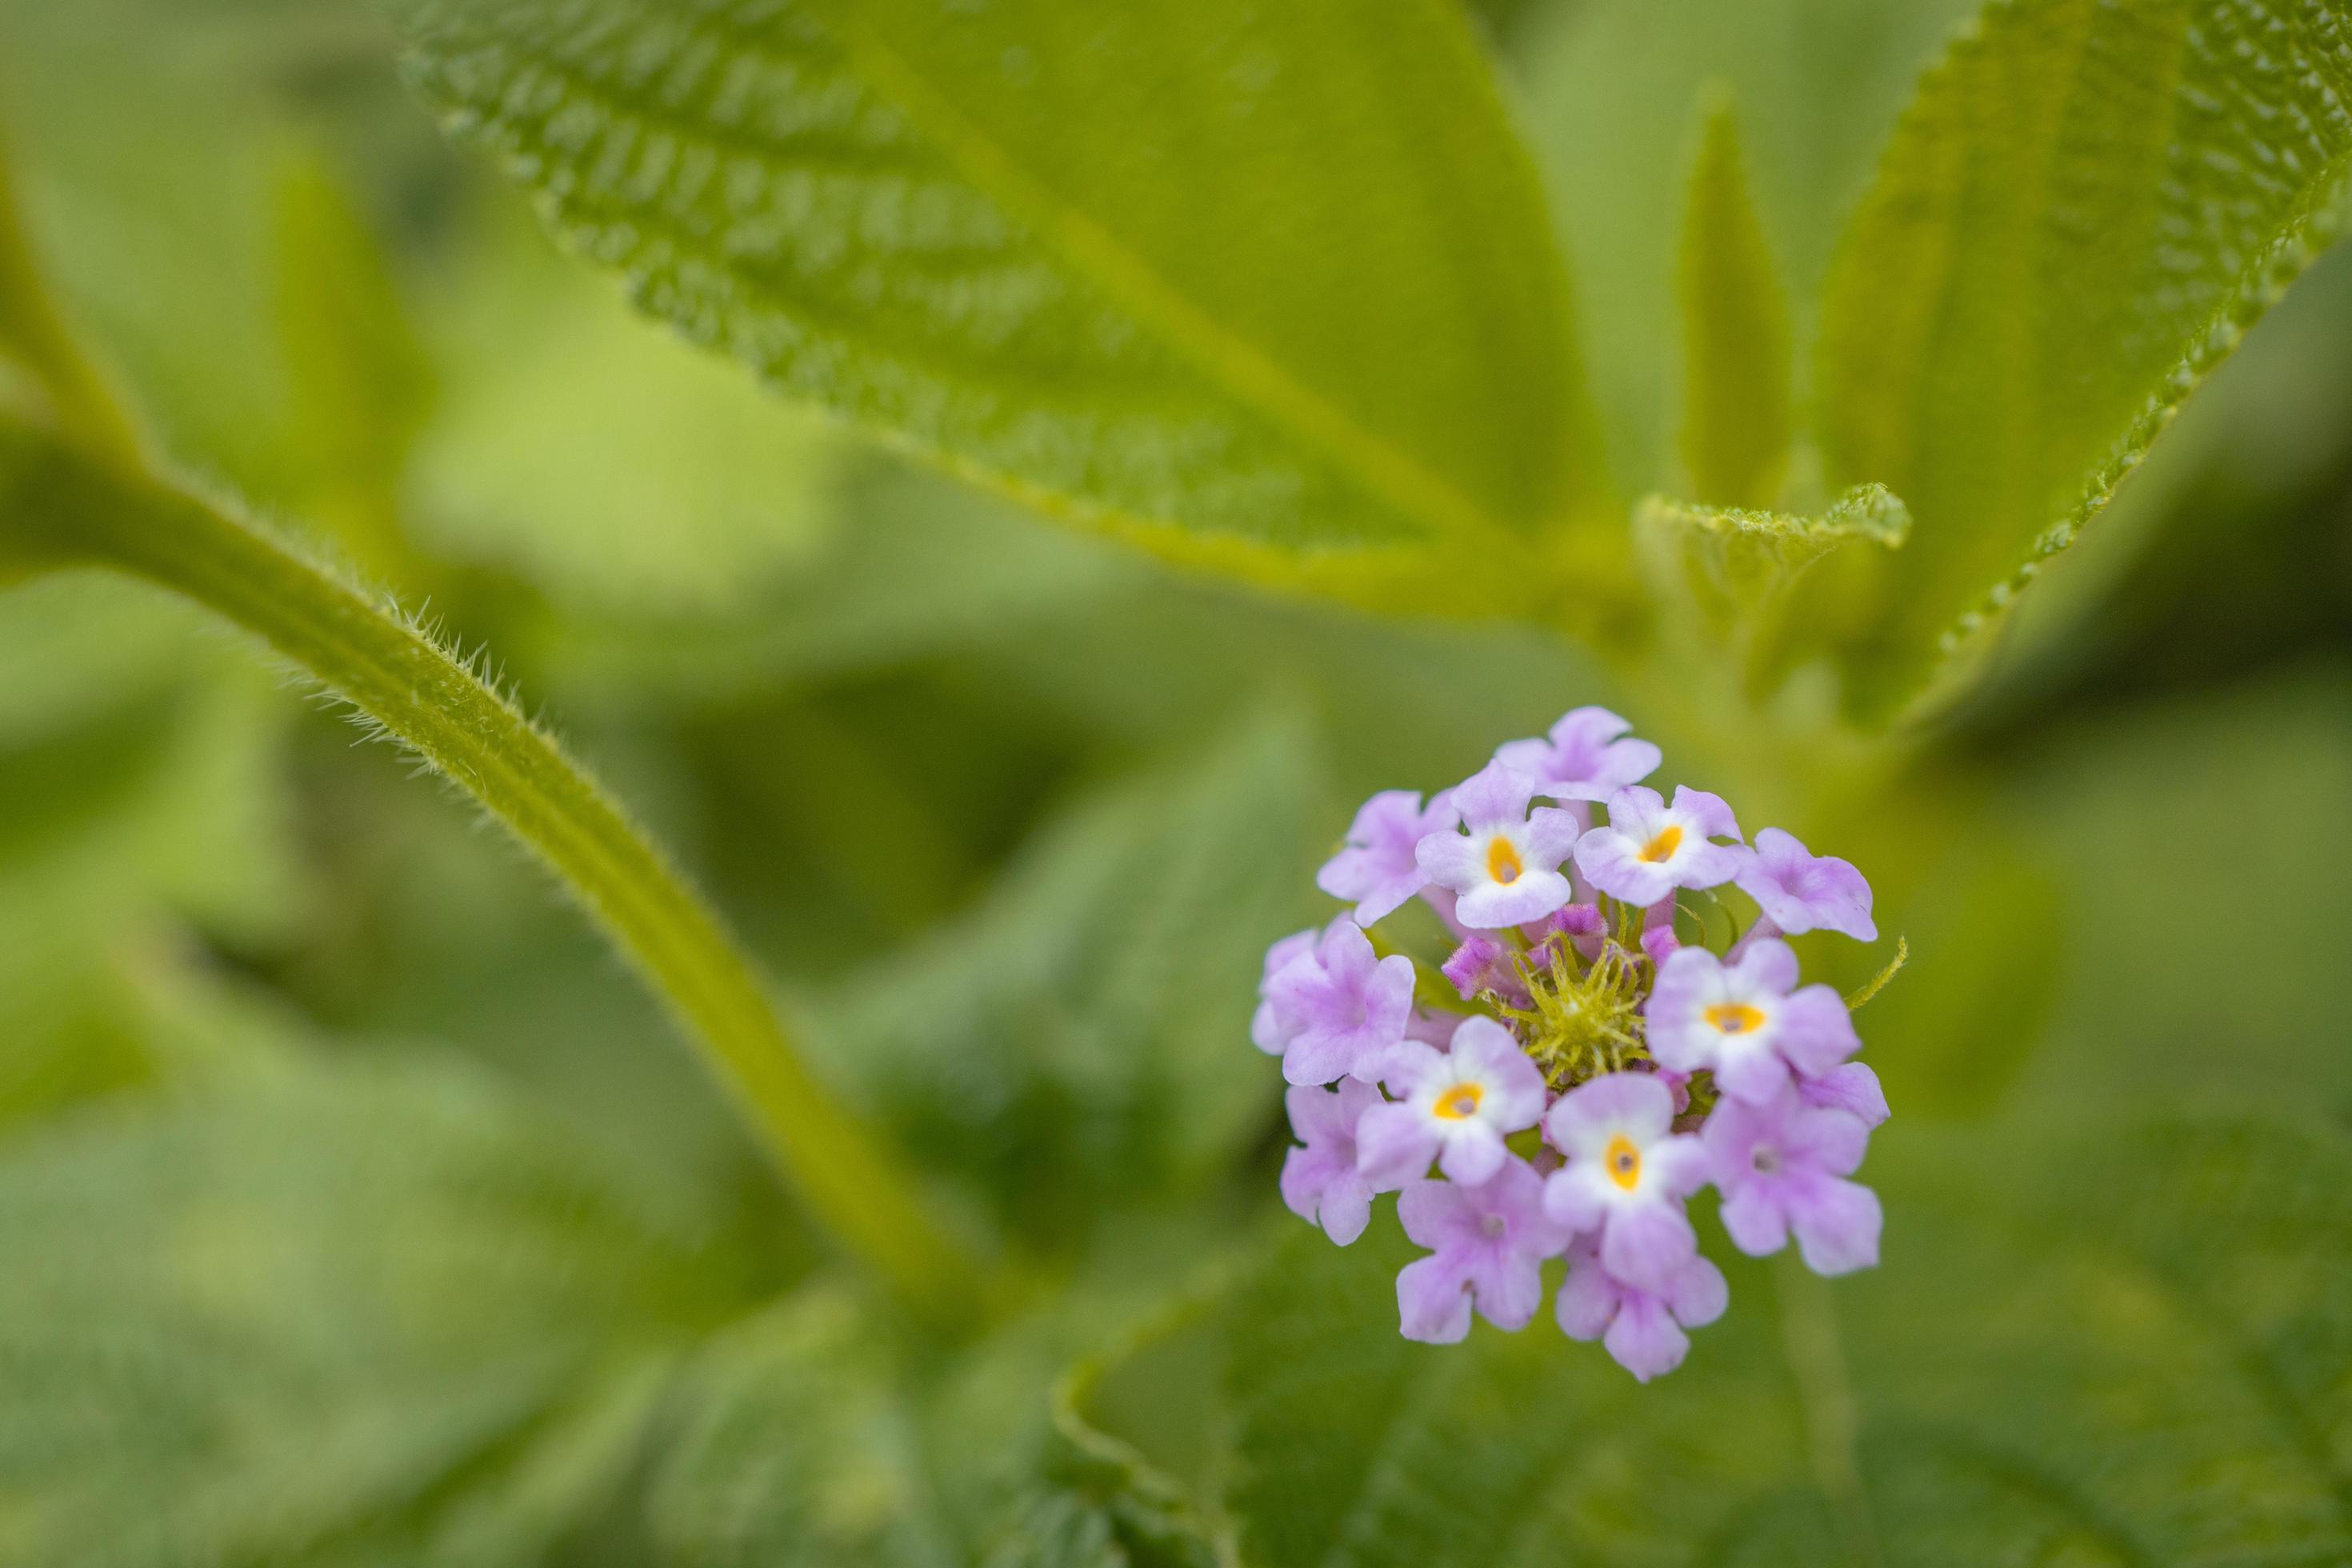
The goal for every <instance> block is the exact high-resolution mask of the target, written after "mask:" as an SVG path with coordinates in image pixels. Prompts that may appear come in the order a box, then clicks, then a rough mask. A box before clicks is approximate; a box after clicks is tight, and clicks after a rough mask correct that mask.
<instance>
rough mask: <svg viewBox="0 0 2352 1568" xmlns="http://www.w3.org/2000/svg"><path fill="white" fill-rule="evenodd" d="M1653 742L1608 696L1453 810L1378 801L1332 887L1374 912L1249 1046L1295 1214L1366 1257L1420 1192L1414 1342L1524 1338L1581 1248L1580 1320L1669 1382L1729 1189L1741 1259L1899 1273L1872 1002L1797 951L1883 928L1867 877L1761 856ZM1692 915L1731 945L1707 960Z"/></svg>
mask: <svg viewBox="0 0 2352 1568" xmlns="http://www.w3.org/2000/svg"><path fill="white" fill-rule="evenodd" d="M1630 728H1631V726H1630V725H1629V724H1628V723H1627V722H1626V721H1624V720H1623V719H1621V718H1619V717H1618V716H1617V715H1615V714H1613V713H1611V712H1608V711H1606V710H1602V709H1599V708H1580V709H1578V710H1576V711H1574V712H1572V713H1570V714H1569V715H1568V716H1567V717H1566V718H1564V719H1562V720H1561V721H1559V723H1558V724H1556V725H1554V726H1553V727H1552V730H1551V732H1550V734H1549V736H1548V737H1547V738H1545V739H1542V740H1531V741H1514V742H1510V743H1509V744H1507V745H1505V746H1503V747H1502V748H1500V749H1499V750H1498V751H1497V752H1496V753H1495V759H1494V761H1493V762H1492V763H1489V764H1488V765H1487V766H1486V767H1485V768H1484V769H1482V770H1481V771H1480V772H1479V773H1477V774H1476V775H1475V776H1474V777H1472V778H1470V779H1469V780H1467V781H1465V783H1463V784H1458V785H1456V786H1455V787H1454V788H1453V789H1451V790H1446V791H1441V792H1440V793H1439V794H1437V795H1433V796H1432V797H1430V798H1429V799H1428V800H1427V801H1423V799H1422V797H1421V796H1420V795H1417V794H1414V793H1412V791H1409V790H1391V791H1387V792H1384V793H1382V794H1380V795H1374V796H1373V797H1372V798H1371V799H1370V800H1369V801H1367V802H1365V803H1364V806H1363V809H1362V810H1360V811H1359V812H1358V813H1357V814H1356V819H1355V823H1354V825H1353V826H1351V827H1349V830H1348V838H1347V844H1346V847H1344V848H1342V849H1341V850H1340V851H1339V854H1338V855H1337V856H1335V857H1333V858H1332V859H1331V861H1330V862H1329V863H1328V865H1326V866H1325V867H1324V868H1323V869H1322V872H1321V874H1320V875H1319V877H1318V879H1317V880H1318V884H1319V885H1320V886H1321V888H1322V889H1323V890H1324V891H1325V892H1327V893H1329V894H1331V895H1332V896H1333V897H1335V898H1339V899H1344V900H1348V901H1349V902H1350V903H1351V904H1352V905H1353V906H1354V907H1353V908H1352V909H1351V910H1348V911H1347V912H1345V913H1343V914H1341V915H1340V916H1339V918H1338V919H1337V920H1334V921H1332V922H1331V923H1330V925H1328V927H1326V928H1324V929H1323V930H1321V931H1300V932H1298V933H1297V934H1296V935H1293V936H1288V937H1285V938H1284V939H1283V940H1281V941H1280V942H1276V943H1275V944H1274V947H1273V948H1272V949H1271V950H1270V951H1269V952H1267V953H1266V957H1265V977H1264V979H1263V981H1262V982H1261V984H1260V987H1259V994H1260V1003H1259V1006H1258V1010H1257V1016H1256V1018H1255V1021H1254V1024H1253V1026H1252V1031H1251V1032H1252V1037H1253V1038H1254V1039H1255V1042H1256V1044H1257V1046H1258V1047H1259V1048H1260V1049H1261V1050H1264V1051H1265V1052H1267V1053H1268V1054H1270V1055H1279V1056H1280V1057H1281V1058H1282V1070H1283V1076H1284V1077H1285V1078H1286V1079H1288V1080H1289V1082H1290V1084H1291V1085H1292V1086H1293V1087H1292V1088H1291V1089H1290V1091H1289V1095H1288V1106H1289V1111H1290V1124H1291V1127H1292V1129H1293V1131H1295V1132H1296V1133H1297V1136H1298V1137H1299V1138H1300V1139H1301V1140H1302V1141H1303V1142H1302V1145H1301V1146H1299V1147H1295V1148H1293V1149H1292V1150H1291V1152H1290V1155H1289V1158H1288V1160H1287V1161H1286V1163H1285V1164H1284V1166H1283V1171H1282V1195H1283V1200H1284V1201H1285V1202H1286V1204H1288V1205H1289V1206H1290V1207H1291V1208H1292V1209H1293V1210H1295V1211H1296V1212H1297V1214H1299V1215H1301V1216H1303V1217H1305V1218H1306V1219H1307V1220H1308V1221H1310V1222H1312V1223H1314V1224H1316V1225H1318V1226H1321V1227H1322V1229H1323V1231H1324V1233H1325V1234H1326V1235H1328V1236H1329V1237H1330V1238H1331V1239H1332V1240H1333V1241H1335V1242H1337V1243H1339V1245H1340V1246H1343V1247H1344V1246H1346V1245H1347V1244H1348V1243H1349V1242H1351V1241H1353V1240H1355V1239H1356V1237H1359V1236H1360V1235H1361V1234H1362V1233H1363V1230H1364V1227H1365V1226H1367V1225H1368V1224H1369V1223H1370V1218H1371V1211H1372V1201H1373V1199H1374V1198H1375V1197H1376V1196H1378V1195H1379V1194H1381V1193H1390V1192H1393V1193H1396V1194H1399V1196H1398V1199H1397V1214H1398V1216H1399V1218H1400V1219H1401V1220H1402V1222H1403V1225H1404V1229H1405V1234H1406V1235H1407V1236H1409V1237H1411V1238H1412V1240H1413V1241H1414V1242H1416V1243H1418V1244H1419V1245H1420V1246H1422V1247H1427V1248H1429V1249H1430V1254H1429V1256H1427V1257H1425V1258H1420V1259H1419V1260H1417V1261H1415V1262H1413V1263H1412V1264H1409V1265H1407V1266H1406V1268H1405V1269H1404V1271H1403V1272H1402V1274H1400V1275H1399V1276H1398V1277H1397V1306H1398V1310H1399V1312H1400V1314H1401V1316H1402V1327H1403V1331H1404V1334H1405V1336H1406V1337H1407V1338H1408V1339H1415V1340H1426V1341H1431V1342H1453V1341H1456V1340H1460V1339H1461V1338H1463V1337H1464V1336H1465V1334H1467V1333H1468V1332H1469V1330H1470V1318H1471V1313H1472V1311H1473V1310H1475V1311H1476V1312H1477V1313H1478V1314H1479V1315H1481V1316H1483V1317H1485V1318H1486V1320H1487V1321H1490V1322H1492V1323H1494V1324H1496V1326H1497V1327H1500V1328H1504V1329H1511V1330H1517V1329H1520V1328H1524V1327H1525V1326H1526V1325H1527V1324H1528V1322H1529V1321H1531V1320H1532V1319H1533V1318H1534V1317H1535V1314H1536V1312H1537V1310H1538V1308H1539V1307H1540V1306H1541V1305H1542V1302H1543V1293H1544V1286H1543V1278H1542V1272H1543V1265H1544V1264H1545V1263H1546V1261H1548V1260H1549V1259H1550V1258H1559V1257H1563V1256H1564V1257H1565V1258H1567V1277H1566V1280H1565V1282H1564V1283H1563V1284H1562V1285H1561V1286H1560V1287H1559V1295H1558V1299H1557V1302H1556V1308H1555V1310H1556V1312H1557V1315H1558V1318H1559V1326H1560V1327H1561V1328H1562V1329H1563V1330H1565V1331H1567V1332H1568V1333H1569V1334H1570V1336H1572V1337H1573V1338H1576V1339H1580V1340H1591V1339H1598V1340H1600V1341H1601V1342H1602V1343H1603V1344H1604V1345H1605V1346H1606V1347H1607V1348H1608V1351H1609V1352H1610V1354H1612V1356H1614V1357H1615V1358H1616V1359H1617V1360H1618V1362H1619V1363H1622V1365H1623V1366H1624V1367H1625V1368H1626V1369H1627V1370H1628V1371H1630V1372H1632V1373H1633V1375H1634V1376H1636V1377H1638V1378H1641V1379H1643V1381H1645V1382H1646V1381H1647V1380H1648V1379H1650V1378H1652V1377H1654V1376H1657V1375H1659V1374H1660V1373H1666V1372H1670V1371H1672V1370H1673V1369H1674V1368H1675V1366H1677V1365H1679V1364H1680V1363H1681V1362H1682V1359H1683V1355H1684V1352H1685V1351H1686V1350H1687V1349H1688V1348H1689V1340H1688V1337H1687V1336H1686V1334H1685V1331H1686V1330H1689V1329H1695V1328H1697V1327H1699V1326H1701V1325H1702V1324H1705V1323H1708V1322H1711V1321H1714V1320H1715V1319H1716V1318H1717V1317H1718V1316H1719V1315H1721V1313H1722V1312H1723V1310H1724V1307H1725V1305H1726V1301H1727V1292H1726V1288H1725V1284H1724V1279H1723V1275H1722V1273H1721V1271H1720V1270H1718V1269H1717V1268H1716V1266H1715V1265H1714V1264H1713V1263H1710V1262H1709V1261H1707V1259H1706V1258H1705V1257H1703V1256H1702V1255H1701V1254H1700V1252H1699V1249H1698V1237H1697V1234H1696V1231H1695V1230H1694V1229H1693V1228H1692V1226H1691V1221H1690V1218H1689V1216H1688V1215H1686V1214H1685V1210H1684V1205H1685V1201H1686V1200H1687V1199H1688V1198H1689V1197H1690V1196H1691V1195H1692V1194H1694V1193H1696V1192H1697V1191H1698V1190H1699V1189H1700V1188H1702V1187H1704V1186H1706V1185H1707V1184H1709V1183H1712V1184H1714V1185H1715V1186H1716V1187H1717V1189H1718V1190H1719V1191H1720V1192H1721V1194H1722V1206H1721V1215H1722V1220H1723V1226H1724V1228H1725V1230H1726V1231H1727V1232H1728V1233H1729V1235H1730V1237H1731V1241H1732V1243H1733V1245H1735V1246H1736V1247H1738V1248H1739V1249H1740V1250H1741V1251H1743V1252H1747V1253H1750V1254H1755V1255H1762V1254H1766V1253H1771V1252H1777V1251H1779V1250H1780V1248H1781V1247H1784V1246H1785V1245H1787V1242H1788V1239H1789V1237H1790V1236H1794V1237H1795V1238H1796V1243H1797V1248H1798V1252H1799V1253H1800V1255H1801V1257H1802V1258H1803V1259H1804V1261H1805V1263H1806V1265H1807V1266H1808V1267H1810V1268H1812V1269H1814V1270H1815V1271H1816V1272H1818V1273H1822V1274H1843V1273H1845V1272H1848V1271H1849V1270H1852V1269H1855V1268H1866V1267H1868V1266H1870V1265H1872V1264H1874V1263H1875V1262H1876V1261H1877V1259H1878V1232H1879V1207H1878V1199H1877V1197H1876V1196H1875V1195H1874V1194H1873V1193H1871V1191H1870V1190H1869V1189H1868V1188H1866V1187H1864V1186H1861V1185H1858V1184H1855V1183H1854V1182H1853V1181H1851V1180H1849V1178H1850V1177H1851V1176H1852V1175H1853V1172H1854V1170H1855V1168H1856V1167H1857V1166H1859V1165H1860V1164H1861V1163H1862V1157H1863V1152H1864V1146H1865V1145H1866V1144H1867V1142H1869V1137H1870V1131H1871V1129H1873V1128H1874V1127H1876V1126H1877V1125H1878V1124H1879V1123H1880V1122H1882V1121H1885V1120H1886V1115H1887V1110H1886V1100H1885V1096H1884V1095H1883V1094H1882V1093H1881V1092H1880V1090H1879V1086H1878V1079H1877V1077H1876V1075H1875V1074H1874V1073H1873V1072H1872V1071H1871V1070H1870V1068H1867V1067H1864V1065H1863V1064H1861V1063H1860V1062H1857V1061H1854V1060H1853V1059H1852V1058H1853V1056H1854V1053H1855V1052H1856V1051H1858V1050H1859V1049H1860V1048H1861V1041H1860V1040H1859V1039H1858V1038H1857V1037H1856V1036H1855V1034H1854V1028H1853V1021H1852V1018H1851V1016H1850V1014H1849V1011H1848V1008H1847V1006H1846V1004H1845V1003H1844V1002H1843V1000H1842V999H1841V998H1840V997H1839V995H1838V994H1837V993H1836V992H1835V991H1833V990H1832V989H1831V988H1830V987H1829V986H1827V985H1821V984H1814V985H1800V984H1798V983H1797V978H1798V977H1797V958H1796V954H1795V953H1794V952H1792V951H1790V947H1789V945H1788V943H1786V942H1782V941H1780V937H1781V936H1783V935H1794V934H1798V933H1801V932H1804V931H1817V930H1818V931H1838V932H1842V933H1843V934H1844V935H1846V936H1849V937H1853V938H1855V939H1857V940H1860V941H1863V942H1873V941H1875V940H1876V939H1877V935H1878V932H1877V928H1876V927H1875V926H1874V924H1873V923H1872V921H1871V912H1870V906H1871V897H1870V886H1869V884H1868V883H1867V882H1865V881H1864V879H1863V878H1862V875H1861V873H1860V872H1858V871H1856V870H1855V869H1854V868H1853V866H1851V865H1849V864H1848V863H1846V862H1845V861H1843V860H1839V859H1834V858H1830V857H1826V856H1816V855H1813V854H1811V853H1810V852H1809V851H1808V850H1807V849H1806V847H1804V845H1802V844H1801V843H1799V842H1798V841H1797V840H1796V839H1795V838H1794V837H1791V836H1790V835H1789V834H1786V833H1783V832H1781V831H1780V830H1779V829H1778V828H1769V827H1768V828H1766V829H1765V830H1764V831H1763V832H1761V833H1759V834H1758V835H1757V836H1756V838H1755V841H1754V842H1753V843H1752V844H1751V843H1749V842H1748V841H1747V840H1746V839H1745V837H1743V836H1742V834H1741V833H1740V830H1739V824H1738V821H1737V820H1736V819H1735V818H1734V816H1732V811H1731V807H1730V806H1728V805H1726V804H1724V802H1723V801H1722V800H1721V799H1719V798H1718V797H1717V796H1715V795H1708V794H1706V792H1705V791H1703V790H1696V789H1690V788H1687V787H1685V788H1678V789H1676V790H1675V794H1674V798H1673V799H1672V800H1671V801H1668V800H1666V799H1665V798H1664V797H1663V796H1661V795H1659V794H1658V793H1657V792H1656V791H1655V790H1653V789H1647V788H1644V787H1643V785H1642V783H1641V781H1642V780H1643V779H1644V778H1647V777H1648V776H1649V775H1650V773H1652V772H1654V770H1655V769H1656V768H1657V766H1658V763H1659V762H1660V755H1659V752H1658V748H1657V747H1655V746H1654V745H1652V744H1650V743H1649V742H1646V741H1640V740H1635V739H1633V738H1631V737H1630V736H1628V734H1627V733H1626V731H1628V730H1629V729H1630ZM1538 800H1543V801H1548V802H1549V804H1548V805H1536V804H1534V803H1535V802H1537V801H1538ZM1732 888H1736V889H1738V890H1739V892H1741V893H1743V894H1745V895H1746V900H1747V902H1745V903H1742V902H1738V901H1737V900H1731V899H1728V898H1727V897H1726V896H1725V892H1726V890H1727V889H1732ZM1416 900H1417V901H1418V902H1416ZM1750 904H1752V909H1751V908H1749V905H1750ZM1421 906H1426V910H1425V912H1423V913H1420V914H1415V913H1414V911H1415V910H1417V909H1419V908H1420V907H1421ZM1677 912H1680V913H1681V914H1682V916H1683V920H1684V922H1685V926H1686V927H1689V928H1693V929H1696V930H1699V931H1712V930H1715V929H1716V928H1717V927H1720V928H1721V929H1720V931H1719V932H1718V933H1717V935H1718V941H1719V945H1720V946H1721V948H1722V951H1721V952H1719V953H1718V952H1717V951H1715V949H1714V948H1713V947H1711V946H1709V945H1708V944H1707V943H1706V942H1694V943H1692V944H1690V945H1684V944H1683V942H1682V941H1681V940H1680V938H1679V937H1678V936H1677V934H1676V924H1675V917H1676V914H1677ZM1743 913H1745V914H1746V915H1747V917H1748V918H1747V919H1746V920H1745V921H1744V922H1743V921H1742V920H1741V916H1742V914H1743ZM1391 917H1399V918H1397V919H1396V920H1394V921H1391ZM1414 920H1419V921H1421V922H1422V923H1423V925H1424V926H1425V927H1426V930H1427V934H1428V936H1429V938H1430V939H1431V941H1432V942H1433V943H1434V942H1435V941H1437V940H1438V933H1439V929H1440V925H1441V923H1442V927H1443V930H1444V933H1445V934H1444V939H1443V940H1444V942H1445V943H1446V945H1448V946H1450V947H1451V949H1452V953H1451V956H1450V957H1446V958H1445V959H1444V962H1443V963H1442V964H1440V963H1433V962H1432V963H1424V962H1418V961H1416V959H1415V958H1414V957H1413V956H1412V947H1413V946H1414V942H1413V933H1412V931H1411V929H1410V927H1411V925H1412V921H1414ZM1383 921H1391V924H1392V925H1394V926H1396V927H1398V928H1402V929H1399V930H1398V931H1396V932H1395V934H1394V935H1393V937H1391V935H1390V928H1389V927H1385V926H1381V922H1383ZM1375 927H1381V931H1382V934H1383V938H1384V940H1382V941H1381V942H1375V940H1374V938H1373V936H1372V934H1371V932H1372V931H1373V930H1374V928H1375ZM1437 952H1438V949H1437V948H1436V947H1435V946H1434V945H1433V946H1432V947H1431V950H1430V952H1429V955H1428V956H1429V959H1430V960H1432V961H1433V960H1434V959H1435V958H1436V955H1437Z"/></svg>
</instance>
